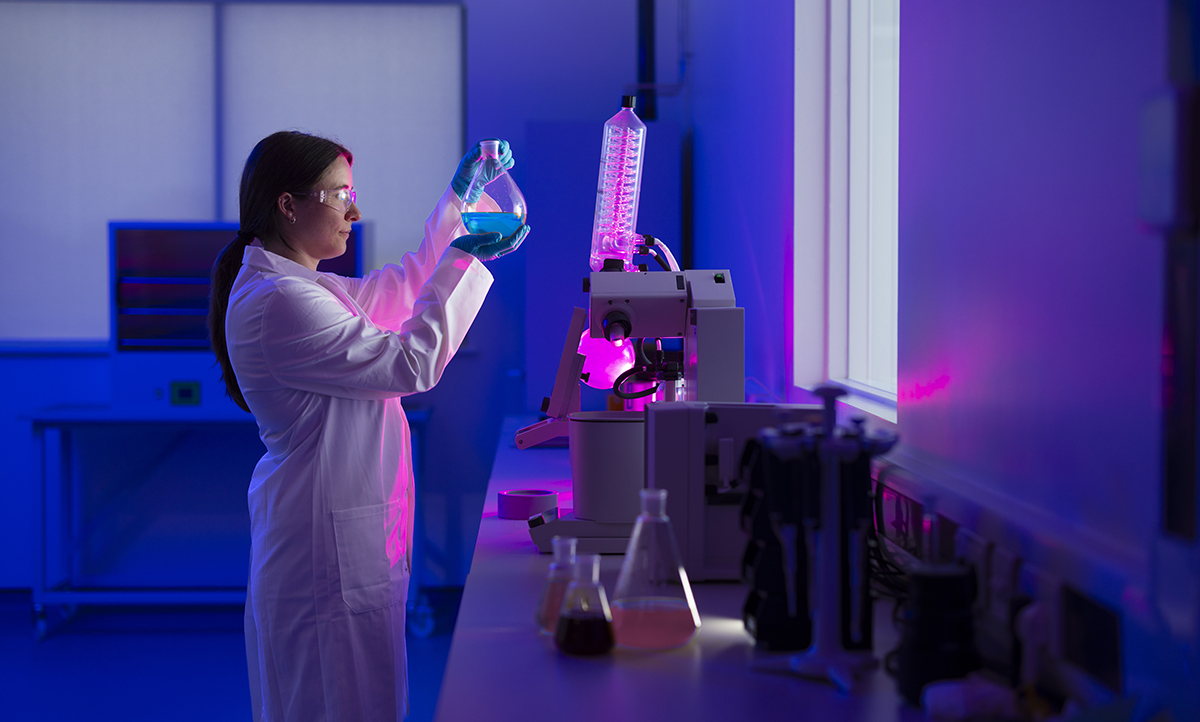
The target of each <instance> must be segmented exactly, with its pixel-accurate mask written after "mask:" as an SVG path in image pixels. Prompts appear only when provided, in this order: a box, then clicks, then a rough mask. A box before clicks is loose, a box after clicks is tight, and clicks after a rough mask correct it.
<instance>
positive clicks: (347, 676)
mask: <svg viewBox="0 0 1200 722" xmlns="http://www.w3.org/2000/svg"><path fill="white" fill-rule="evenodd" d="M502 149H503V151H505V152H503V153H502V163H503V164H504V165H505V167H511V166H512V155H511V153H509V152H507V144H502ZM353 160H354V158H353V156H352V155H351V153H350V151H348V150H346V149H345V148H343V147H342V146H340V145H338V144H337V143H334V142H332V141H330V140H327V139H324V138H319V137H315V136H311V135H306V134H303V133H298V132H281V133H275V134H274V135H271V136H269V137H267V138H265V139H263V140H262V141H261V142H259V144H258V145H256V146H255V147H254V150H253V151H252V152H251V153H250V157H249V158H247V160H246V167H245V169H244V170H243V172H242V181H241V187H240V191H239V210H240V218H241V228H240V230H239V231H238V235H237V239H236V240H234V241H233V242H232V243H231V244H230V245H229V246H228V247H227V248H226V249H225V250H224V251H223V252H222V254H221V257H220V258H219V259H218V261H217V263H216V265H215V266H214V268H213V274H212V276H213V277H212V298H211V302H210V308H209V331H210V335H211V339H212V344H213V349H214V351H215V352H216V354H217V358H218V360H219V361H220V363H221V368H222V372H223V377H224V380H225V384H226V388H227V390H228V392H229V395H230V396H231V397H232V398H233V399H234V401H236V402H237V403H238V405H239V406H241V407H242V408H244V409H246V410H247V411H250V412H252V413H253V414H254V417H255V419H256V420H257V422H258V427H259V434H260V436H261V438H262V441H263V444H265V445H266V447H267V453H266V454H265V455H264V456H263V457H262V459H261V460H260V461H259V462H258V465H257V467H256V468H255V470H254V475H253V478H252V480H251V482H250V490H249V494H248V498H249V506H250V526H251V537H252V541H251V557H250V580H249V585H248V590H247V591H248V594H247V600H246V655H247V662H248V664H249V668H250V691H251V697H252V702H253V705H254V717H255V719H256V720H260V719H261V720H289V721H292V720H355V721H356V722H358V721H366V720H401V719H403V718H404V716H405V714H406V712H407V707H408V683H407V675H406V670H405V651H404V603H405V596H406V593H407V585H408V578H409V567H410V563H411V560H412V535H413V511H414V499H415V492H414V488H413V476H412V462H411V451H410V448H409V430H408V422H407V420H406V419H405V416H404V411H403V409H402V408H401V406H400V397H401V396H403V395H405V394H412V393H417V392H421V391H425V390H427V389H429V388H431V387H432V386H433V385H434V384H435V383H437V381H438V379H439V378H440V376H441V374H442V371H443V370H444V369H445V367H446V364H447V363H448V362H449V361H450V359H451V358H452V357H453V356H454V353H455V351H456V350H457V349H458V347H459V345H460V344H461V343H462V341H463V338H464V337H465V336H466V333H467V329H468V328H469V327H470V325H471V322H472V321H473V320H474V318H475V315H476V314H477V313H478V311H479V308H480V306H481V305H482V304H483V300H484V297H485V296H486V294H487V291H488V288H489V287H490V285H491V283H492V275H491V274H490V273H489V272H488V270H487V269H486V268H484V266H483V264H482V263H481V261H484V260H491V259H493V258H496V257H497V256H500V255H503V254H504V253H507V252H509V251H511V250H514V249H515V248H516V247H517V246H518V245H520V243H521V241H522V240H523V239H524V237H525V235H526V233H527V232H528V228H527V227H525V226H522V227H521V228H520V229H518V230H517V232H516V233H514V234H513V235H512V236H510V237H508V238H503V239H502V238H501V237H500V234H498V233H490V234H482V235H461V236H460V235H459V234H460V233H465V229H463V227H462V225H461V219H460V217H459V211H458V208H459V204H460V200H459V199H460V198H461V197H462V196H463V195H465V193H466V190H467V185H468V183H469V181H470V178H471V177H472V176H473V175H474V173H475V171H476V169H477V168H478V167H479V164H480V152H479V148H478V146H476V148H475V149H473V150H472V151H471V152H470V153H468V154H467V156H466V157H465V158H463V161H462V163H461V164H460V165H459V168H458V171H457V173H456V174H455V177H454V180H453V182H452V183H451V187H450V188H448V189H447V190H446V192H445V193H444V194H443V195H442V197H441V199H440V200H439V201H438V204H437V207H436V208H435V209H434V211H433V213H432V214H431V215H430V216H429V218H428V219H427V220H426V222H425V238H424V240H423V241H422V243H421V247H420V248H419V249H418V250H417V251H416V252H415V253H410V254H408V255H407V256H405V258H404V260H403V262H402V264H401V265H399V266H395V265H388V266H386V267H384V268H383V269H381V270H378V271H372V272H371V273H370V274H368V275H367V276H366V277H364V278H362V279H356V278H343V277H341V276H336V275H333V274H328V273H320V272H318V271H317V270H316V268H317V263H318V262H320V261H321V260H322V259H325V258H334V257H336V256H339V255H341V254H342V253H344V252H345V250H346V239H347V237H348V236H349V233H350V224H351V223H353V222H354V221H357V220H358V219H359V218H360V217H361V216H360V214H359V212H358V206H357V205H355V202H354V201H355V193H354V181H353V175H352V172H351V165H352V163H353ZM487 200H488V199H487V198H486V197H485V198H484V199H483V203H484V204H486V203H487Z"/></svg>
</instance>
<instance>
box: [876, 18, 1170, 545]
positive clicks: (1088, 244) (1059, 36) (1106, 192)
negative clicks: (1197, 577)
mask: <svg viewBox="0 0 1200 722" xmlns="http://www.w3.org/2000/svg"><path fill="white" fill-rule="evenodd" d="M1165 5H1166V3H1163V2H1150V3H1147V2H1142V0H1126V1H1124V2H1106V3H1094V2H1086V0H1073V1H1072V2H1056V3H1034V2H987V3H949V4H947V3H936V4H930V3H905V4H904V6H903V10H902V15H901V35H900V49H901V50H900V53H901V55H900V87H901V95H900V98H901V101H900V216H899V223H900V226H899V234H900V235H899V243H900V317H899V332H900V347H899V396H900V407H899V422H900V431H901V434H902V437H903V445H904V450H905V452H906V453H908V454H911V455H912V456H913V457H916V458H920V459H922V460H924V461H925V462H927V463H928V464H929V465H930V467H931V468H936V469H938V470H939V471H940V472H943V473H945V474H946V475H947V477H948V478H953V479H956V480H958V482H959V483H958V491H959V492H961V493H963V494H964V495H966V496H968V497H972V498H974V499H975V500H976V501H977V502H980V503H984V504H987V505H989V506H993V507H995V506H999V507H1004V508H1005V510H1006V511H1007V512H1009V513H1015V514H1017V515H1018V516H1019V517H1022V518H1021V519H1019V520H1020V521H1022V522H1026V521H1027V523H1029V524H1030V525H1032V526H1034V527H1037V526H1038V525H1039V524H1042V525H1047V526H1051V527H1055V526H1056V527H1057V529H1056V530H1055V531H1054V532H1053V534H1052V535H1055V534H1056V535H1058V536H1060V537H1066V538H1075V539H1088V538H1090V539H1097V540H1101V541H1102V542H1103V543H1104V544H1106V545H1109V546H1108V547H1106V548H1107V549H1111V550H1114V551H1116V552H1117V553H1118V554H1119V555H1121V557H1122V558H1123V559H1124V560H1125V561H1127V562H1132V563H1134V564H1136V563H1138V562H1139V560H1140V562H1145V561H1146V559H1147V557H1148V553H1149V547H1148V542H1147V540H1149V539H1152V538H1153V536H1154V534H1155V533H1156V529H1157V520H1158V503H1159V498H1160V493H1159V483H1160V482H1159V479H1160V476H1159V474H1160V471H1159V458H1160V453H1159V444H1160V432H1159V427H1160V419H1159V414H1160V405H1159V402H1158V393H1159V352H1160V339H1161V330H1160V329H1161V306H1162V299H1161V297H1162V293H1163V289H1162V280H1161V276H1162V274H1163V253H1162V242H1161V241H1160V240H1159V239H1158V238H1157V237H1156V236H1154V235H1153V234H1151V233H1150V232H1149V231H1148V230H1146V229H1145V228H1143V226H1142V224H1141V223H1140V221H1139V218H1138V213H1137V195H1138V186H1137V179H1138V128H1139V113H1140V111H1141V109H1142V107H1143V105H1144V104H1145V102H1146V101H1147V100H1148V99H1149V98H1150V97H1151V96H1152V94H1153V93H1154V92H1155V91H1156V90H1159V89H1161V88H1162V87H1163V86H1164V85H1165V82H1166V65H1165V63H1166V49H1165V48H1166V28H1167V21H1166V16H1165Z"/></svg>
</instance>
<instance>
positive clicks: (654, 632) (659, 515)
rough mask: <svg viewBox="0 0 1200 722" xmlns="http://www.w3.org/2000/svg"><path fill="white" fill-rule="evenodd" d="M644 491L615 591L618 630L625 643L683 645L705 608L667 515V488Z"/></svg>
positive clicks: (635, 645)
mask: <svg viewBox="0 0 1200 722" xmlns="http://www.w3.org/2000/svg"><path fill="white" fill-rule="evenodd" d="M640 493H641V497H642V513H641V514H639V515H638V518H637V521H636V522H635V523H634V525H633V534H632V535H631V536H630V537H629V546H628V547H626V549H625V561H624V562H623V563H622V564H621V575H620V576H619V577H617V586H616V589H615V591H614V592H613V601H612V607H611V608H612V621H613V636H614V637H615V639H616V643H617V644H619V645H620V646H622V647H632V648H635V649H671V648H673V647H681V646H683V645H685V644H687V643H688V641H689V640H691V638H692V636H693V635H694V634H695V633H696V630H697V629H699V628H700V613H699V612H698V611H697V610H696V601H695V599H693V598H692V587H691V584H689V583H688V577H687V571H685V570H684V568H683V563H682V561H681V560H680V556H679V548H678V547H677V546H676V545H675V534H674V532H672V531H671V520H670V519H669V518H667V515H666V505H667V491H666V489H643V490H642V491H641V492H640Z"/></svg>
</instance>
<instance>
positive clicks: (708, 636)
mask: <svg viewBox="0 0 1200 722" xmlns="http://www.w3.org/2000/svg"><path fill="white" fill-rule="evenodd" d="M520 425H521V424H520V423H519V422H518V421H517V420H515V419H509V420H507V421H506V423H505V425H504V428H503V430H502V431H501V437H500V444H499V448H498V449H497V451H496V463H495V466H494V468H493V471H492V478H491V481H490V482H489V485H488V491H487V497H486V501H485V504H484V508H483V516H482V519H481V520H480V524H479V536H478V540H477V542H476V544H475V555H474V558H473V560H472V563H471V571H470V573H469V574H468V575H467V582H466V587H465V589H464V590H463V599H462V606H461V607H460V609H459V613H458V622H457V625H456V627H455V630H454V638H453V641H452V642H451V647H450V657H449V660H448V662H447V665H446V673H445V677H444V680H443V683H442V690H441V696H440V698H439V703H438V711H437V717H436V719H437V720H439V721H440V722H460V721H463V720H489V721H501V720H514V721H515V720H522V721H524V720H529V719H542V718H551V717H552V718H562V719H571V720H573V721H575V720H578V721H581V722H587V721H590V720H595V721H596V722H601V721H603V722H612V721H613V720H622V721H624V720H667V719H681V720H708V719H713V720H746V719H775V718H781V717H782V716H783V715H786V714H789V713H801V712H802V713H803V714H804V717H805V718H806V719H814V720H831V719H837V720H839V722H857V721H860V720H861V721H862V722H867V721H868V720H869V721H870V722H890V721H895V722H908V721H910V720H911V721H914V722H915V721H916V720H921V719H922V715H921V713H920V711H919V710H916V709H912V708H910V707H907V706H906V705H905V704H904V703H903V701H902V700H901V699H900V697H899V696H898V695H897V694H896V692H895V685H894V683H893V681H892V680H891V679H890V678H889V677H888V676H887V675H886V674H885V673H884V672H883V671H882V670H876V671H874V672H871V673H870V674H868V675H866V676H865V677H864V678H863V679H862V680H861V683H860V685H859V687H858V688H857V689H856V690H855V691H854V693H852V694H850V695H845V694H841V693H839V692H838V691H837V690H836V689H835V688H834V687H833V686H832V685H830V684H823V683H819V682H813V681H808V680H802V679H799V678H796V677H792V676H790V675H780V674H769V673H763V672H756V671H752V670H751V665H752V664H753V663H754V662H755V661H756V660H764V659H771V658H777V657H779V656H780V655H770V654H766V653H760V652H758V651H757V650H755V648H754V642H753V640H752V639H751V638H750V637H749V635H747V634H746V632H745V631H744V630H743V628H742V622H741V605H742V602H743V601H744V600H745V595H746V590H745V588H744V587H743V586H742V585H741V584H737V583H701V584H694V585H693V592H694V594H695V598H696V603H697V606H698V607H699V609H700V616H701V619H702V622H703V624H702V626H701V628H700V631H699V632H698V633H697V634H696V636H695V637H694V638H693V639H692V641H691V642H689V643H688V644H687V645H685V646H684V647H682V648H680V649H674V650H667V651H661V652H646V651H637V650H628V649H621V648H616V649H615V650H614V651H613V654H611V655H608V656H603V657H598V658H575V657H568V656H566V655H563V654H561V653H559V652H558V650H557V649H556V648H555V646H554V641H553V640H552V639H551V638H550V637H547V636H543V635H540V634H538V630H537V627H536V625H535V624H534V621H533V613H534V608H535V607H536V605H537V601H538V596H539V595H540V593H541V587H542V582H543V580H544V579H545V575H546V569H547V567H548V565H549V563H550V556H549V555H541V554H538V552H537V550H536V549H535V548H534V546H533V544H532V542H530V540H529V532H528V528H527V525H526V523H525V522H523V521H510V520H506V519H500V518H498V517H497V516H496V494H497V492H499V491H501V490H504V489H513V488H524V489H529V488H543V489H549V490H552V491H557V492H559V503H560V506H562V507H567V508H569V507H570V506H571V494H570V489H571V469H570V465H569V462H568V454H567V451H566V449H540V448H537V449H529V450H525V451H522V450H518V449H517V448H516V447H515V446H514V445H513V440H512V439H513V433H514V432H515V431H516V429H517V428H519V426H520ZM667 509H668V512H669V511H670V501H669V500H668V506H667ZM621 560H622V556H621V555H609V556H605V557H603V558H602V561H601V574H600V577H601V581H602V582H603V583H604V586H605V589H606V590H607V591H609V592H610V593H611V590H612V589H613V587H614V586H615V584H616V578H617V574H618V572H619V571H620V567H621ZM890 609H891V605H890V604H878V605H876V610H875V611H876V617H877V619H878V622H879V623H878V624H877V625H876V631H877V634H876V654H877V656H879V657H882V655H883V653H884V652H885V651H887V650H888V649H890V648H891V647H892V646H893V645H894V644H895V641H896V637H895V632H894V630H893V627H892V624H891V620H890V618H889V614H890ZM785 656H786V655H785Z"/></svg>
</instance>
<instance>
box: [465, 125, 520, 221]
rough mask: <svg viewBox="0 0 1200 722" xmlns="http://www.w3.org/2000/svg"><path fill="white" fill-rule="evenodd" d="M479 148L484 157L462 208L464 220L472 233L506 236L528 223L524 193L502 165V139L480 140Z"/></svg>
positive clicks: (468, 188) (468, 187) (468, 189)
mask: <svg viewBox="0 0 1200 722" xmlns="http://www.w3.org/2000/svg"><path fill="white" fill-rule="evenodd" d="M479 148H480V151H481V152H482V154H483V157H482V158H481V159H480V161H479V168H478V169H477V170H476V171H475V177H474V178H472V179H471V183H470V184H469V185H468V186H467V192H466V194H465V200H463V203H462V206H460V207H459V210H460V211H461V213H462V222H463V225H464V226H466V228H467V230H468V231H469V232H471V233H492V232H496V233H499V234H500V235H501V236H502V237H505V238H507V237H508V236H511V235H512V234H513V233H514V232H515V231H516V230H517V229H518V228H520V227H521V225H522V224H523V223H525V219H526V216H527V211H528V208H527V206H526V205H525V196H524V195H523V194H522V193H521V189H520V188H517V184H516V183H515V182H514V181H513V179H512V176H511V175H509V174H508V171H506V170H505V169H504V166H502V165H501V164H500V141H498V140H484V141H480V143H479Z"/></svg>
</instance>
